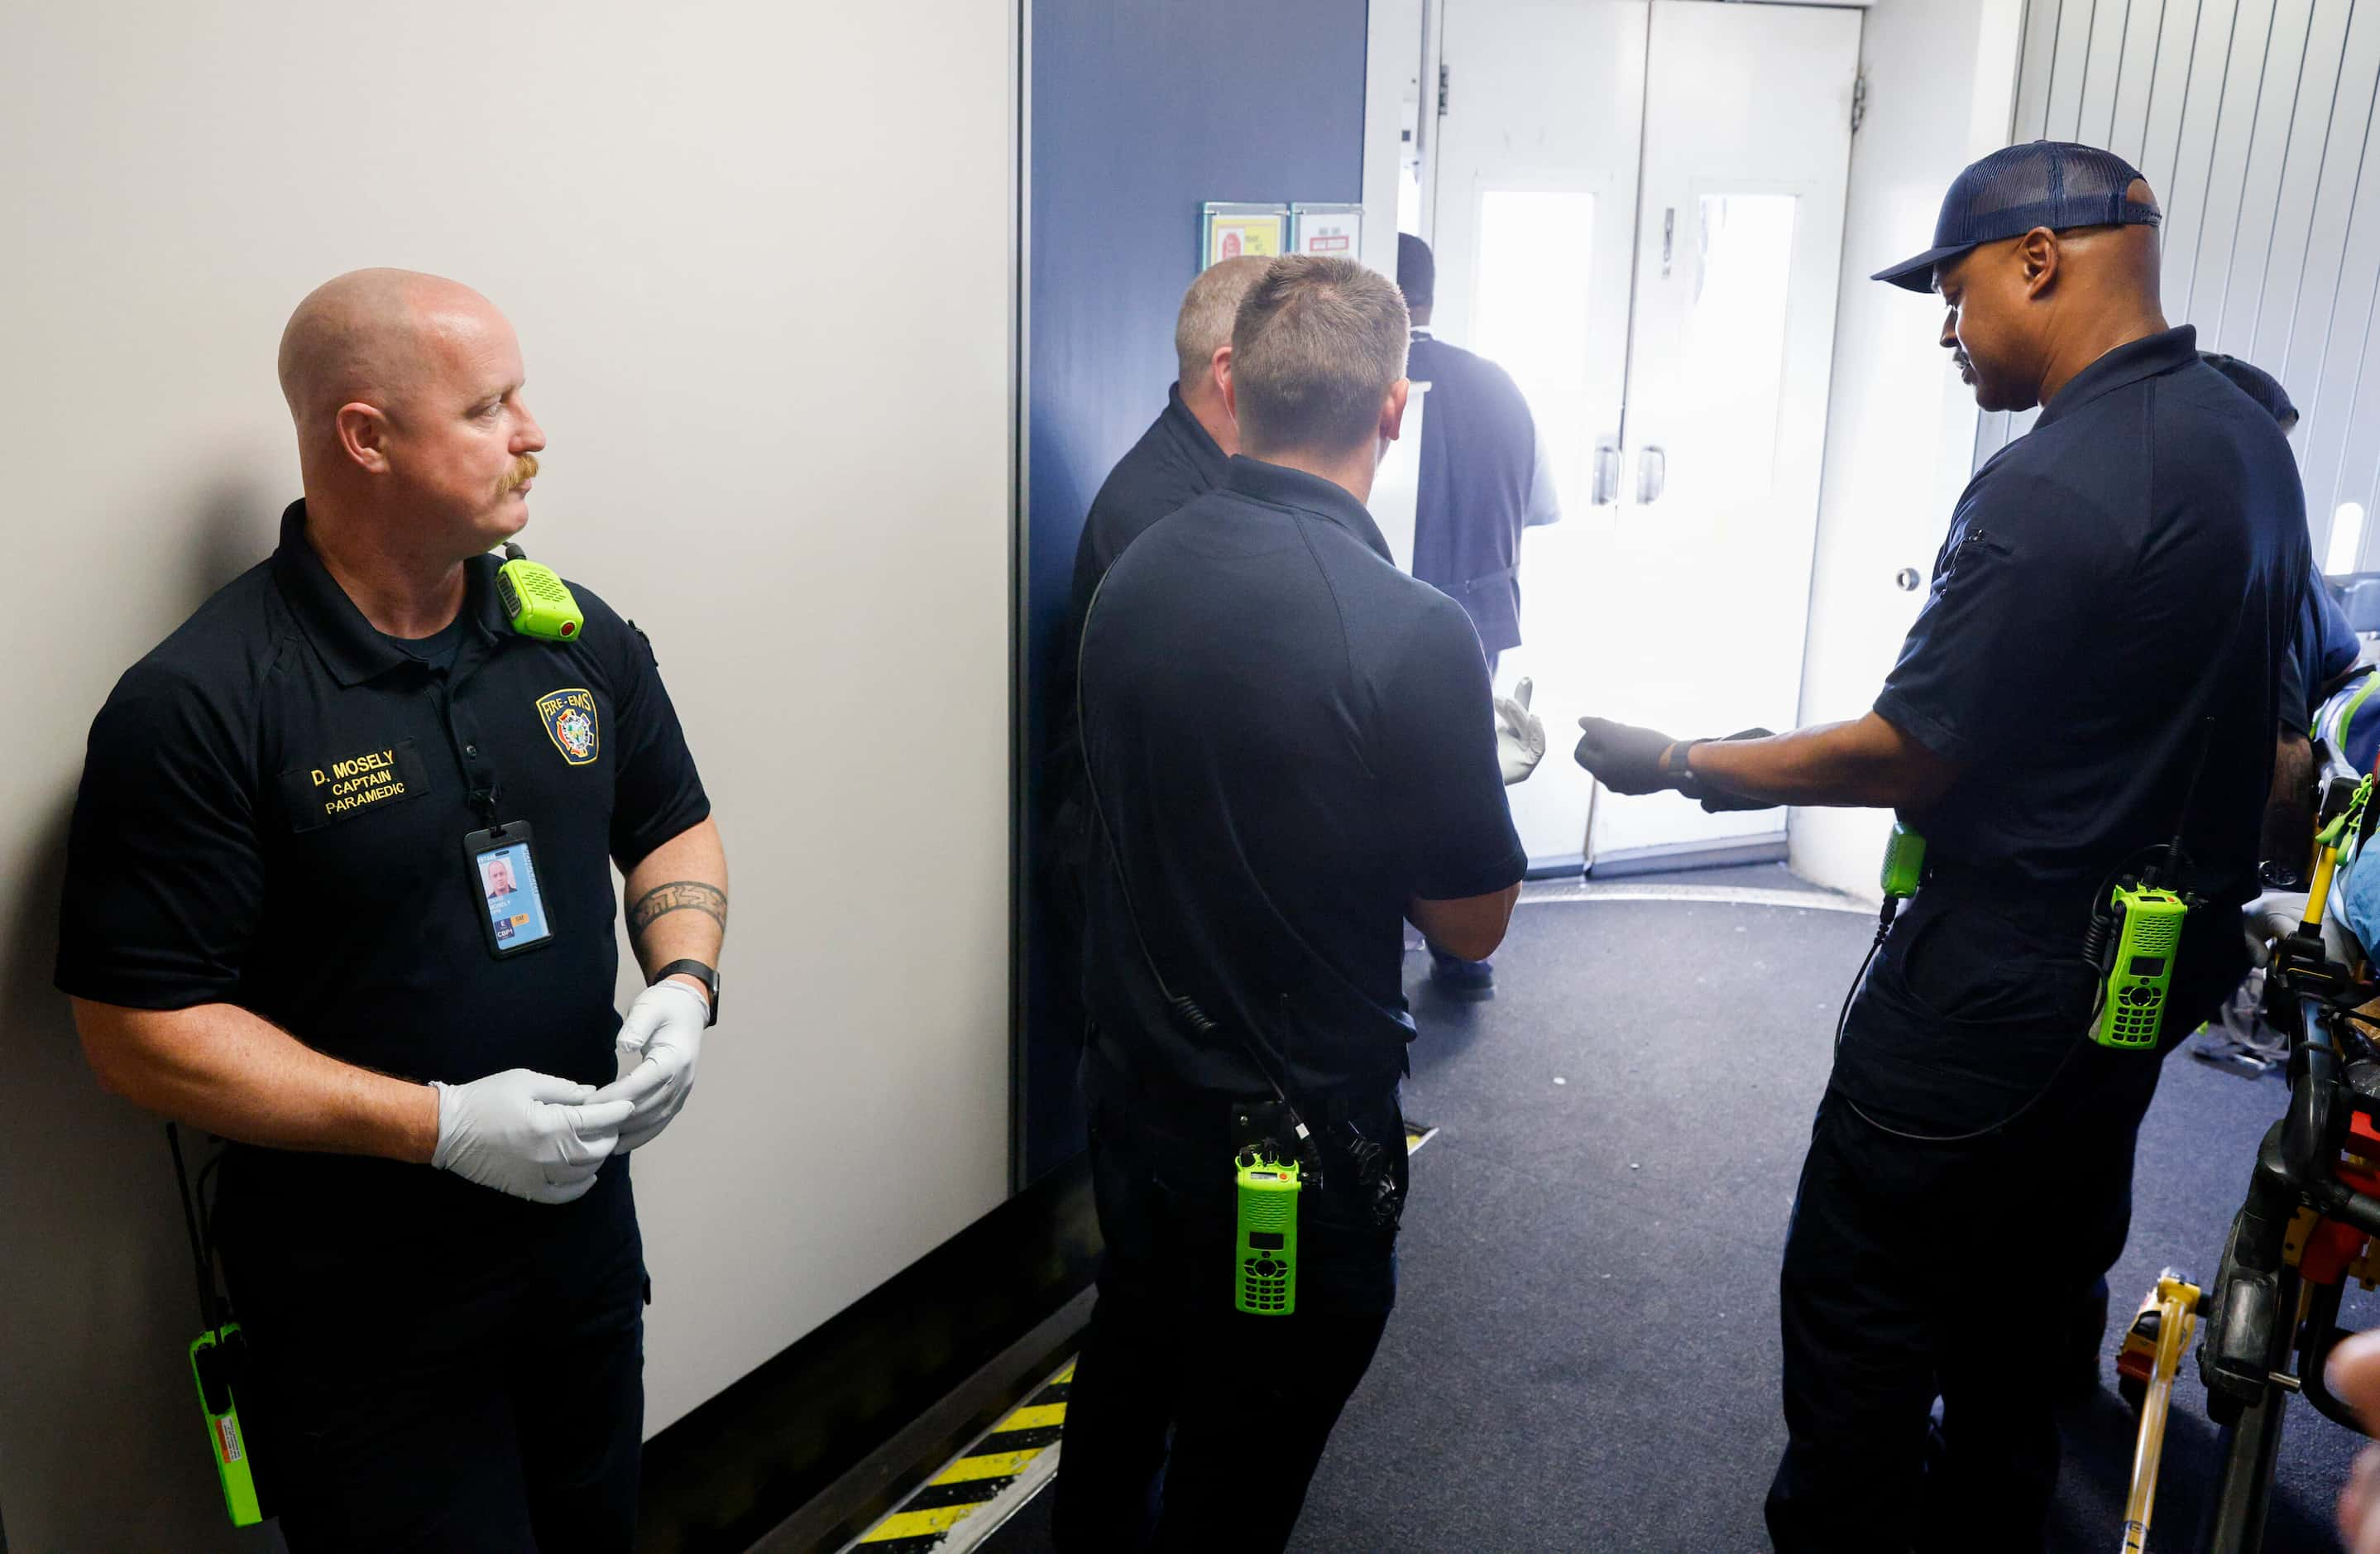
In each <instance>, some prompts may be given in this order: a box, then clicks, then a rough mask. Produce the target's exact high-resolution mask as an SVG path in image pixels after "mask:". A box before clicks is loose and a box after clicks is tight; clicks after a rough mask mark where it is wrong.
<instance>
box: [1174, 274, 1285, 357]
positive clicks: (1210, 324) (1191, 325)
mask: <svg viewBox="0 0 2380 1554" xmlns="http://www.w3.org/2000/svg"><path fill="white" fill-rule="evenodd" d="M1271 262H1272V261H1270V260H1269V259H1260V258H1258V257H1257V256H1256V255H1254V254H1243V255H1241V256H1240V257H1239V258H1238V259H1224V260H1218V261H1215V262H1214V263H1212V264H1210V265H1208V267H1207V268H1206V269H1204V270H1202V271H1200V272H1199V273H1198V278H1197V279H1196V280H1195V281H1193V282H1191V283H1190V289H1189V290H1187V291H1185V292H1184V293H1183V294H1182V311H1181V312H1180V313H1179V314H1177V315H1176V316H1175V318H1174V320H1173V360H1174V370H1175V375H1176V376H1177V377H1179V378H1180V379H1181V381H1182V385H1183V386H1184V388H1187V387H1189V386H1190V385H1191V384H1193V383H1196V382H1203V381H1204V380H1205V378H1206V376H1207V369H1208V367H1209V366H1211V365H1212V364H1213V363H1214V360H1215V353H1216V352H1217V351H1220V350H1221V349H1222V348H1223V347H1224V346H1228V345H1230V344H1231V343H1232V321H1233V319H1235V318H1237V317H1238V316H1239V311H1240V299H1241V298H1242V297H1245V296H1247V294H1248V288H1249V287H1250V286H1252V285H1256V284H1257V276H1259V275H1261V274H1263V273H1265V266H1266V265H1268V264H1270V263H1271Z"/></svg>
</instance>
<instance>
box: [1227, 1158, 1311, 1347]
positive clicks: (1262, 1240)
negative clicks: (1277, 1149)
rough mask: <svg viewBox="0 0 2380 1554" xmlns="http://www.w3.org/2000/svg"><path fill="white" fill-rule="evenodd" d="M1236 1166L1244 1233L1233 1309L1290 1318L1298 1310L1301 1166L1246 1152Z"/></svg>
mask: <svg viewBox="0 0 2380 1554" xmlns="http://www.w3.org/2000/svg"><path fill="white" fill-rule="evenodd" d="M1237 1163H1238V1166H1239V1175H1240V1232H1239V1248H1238V1250H1239V1258H1238V1267H1237V1268H1236V1269H1234V1270H1233V1271H1234V1274H1235V1278H1234V1279H1233V1304H1234V1305H1237V1306H1238V1307H1239V1309H1240V1310H1242V1311H1245V1312H1246V1313H1247V1314H1248V1315H1249V1316H1251V1317H1286V1316H1288V1315H1290V1314H1291V1313H1292V1312H1293V1311H1295V1310H1296V1309H1297V1193H1298V1171H1297V1162H1296V1161H1295V1160H1293V1159H1292V1160H1288V1161H1276V1160H1270V1159H1266V1158H1265V1157H1264V1156H1263V1155H1262V1154H1261V1153H1259V1152H1258V1151H1257V1150H1254V1149H1243V1150H1241V1151H1240V1153H1239V1155H1238V1157H1237Z"/></svg>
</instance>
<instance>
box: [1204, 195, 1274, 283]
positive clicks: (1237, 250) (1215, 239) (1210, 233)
mask: <svg viewBox="0 0 2380 1554" xmlns="http://www.w3.org/2000/svg"><path fill="white" fill-rule="evenodd" d="M1206 216H1207V219H1206V225H1205V226H1204V228H1203V229H1202V232H1201V235H1200V240H1199V245H1198V268H1199V269H1201V270H1204V269H1206V268H1207V267H1208V265H1210V264H1213V263H1215V262H1217V261H1220V260H1226V259H1240V258H1244V257H1245V256H1248V255H1251V254H1253V255H1256V256H1258V257H1260V258H1264V259H1273V258H1276V257H1278V256H1280V255H1281V254H1283V253H1286V252H1288V251H1289V207H1288V206H1286V205H1233V204H1228V203H1224V202H1222V201H1219V200H1208V202H1207V208H1206Z"/></svg>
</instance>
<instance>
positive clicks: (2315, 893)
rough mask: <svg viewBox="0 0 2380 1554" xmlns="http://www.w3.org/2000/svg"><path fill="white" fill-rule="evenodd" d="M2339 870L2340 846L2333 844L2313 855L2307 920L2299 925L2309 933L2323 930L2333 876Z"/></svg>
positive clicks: (2307, 893) (2306, 913)
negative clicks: (2324, 911)
mask: <svg viewBox="0 0 2380 1554" xmlns="http://www.w3.org/2000/svg"><path fill="white" fill-rule="evenodd" d="M2337 873H2338V844H2335V843H2334V844H2331V845H2329V846H2327V847H2325V848H2323V849H2321V850H2320V851H2319V852H2317V853H2315V854H2314V856H2313V884H2312V885H2311V886H2310V887H2309V888H2308V889H2307V891H2306V907H2305V920H2304V921H2303V922H2302V923H2301V924H2300V925H2299V926H2300V927H2301V928H2302V929H2305V931H2306V932H2308V933H2320V932H2321V931H2322V914H2323V909H2324V908H2325V907H2326V906H2328V905H2329V904H2330V880H2331V876H2333V875H2335V874H2337Z"/></svg>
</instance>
